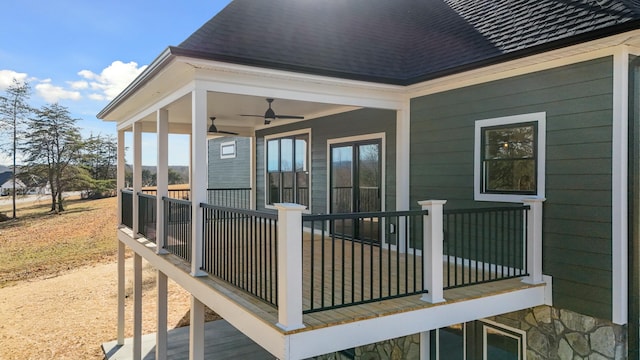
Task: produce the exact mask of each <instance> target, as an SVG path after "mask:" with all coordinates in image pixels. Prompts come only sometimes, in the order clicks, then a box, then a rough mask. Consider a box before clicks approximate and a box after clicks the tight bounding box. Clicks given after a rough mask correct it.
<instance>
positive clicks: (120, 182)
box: [116, 130, 125, 345]
mask: <svg viewBox="0 0 640 360" xmlns="http://www.w3.org/2000/svg"><path fill="white" fill-rule="evenodd" d="M124 149H125V143H124V130H118V149H117V151H118V160H117V161H118V165H117V166H118V167H117V175H116V189H117V193H118V226H119V225H120V224H122V193H120V190H122V188H124V178H125V161H124V160H125V159H124ZM124 254H125V245H124V243H122V242H121V241H118V330H117V333H118V339H117V344H118V345H124V300H125V257H124Z"/></svg>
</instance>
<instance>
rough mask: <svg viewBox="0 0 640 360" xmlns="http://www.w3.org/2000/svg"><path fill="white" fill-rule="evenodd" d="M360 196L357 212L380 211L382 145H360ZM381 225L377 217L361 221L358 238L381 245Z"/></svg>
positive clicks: (358, 169)
mask: <svg viewBox="0 0 640 360" xmlns="http://www.w3.org/2000/svg"><path fill="white" fill-rule="evenodd" d="M357 171H358V176H357V178H358V194H357V195H358V196H357V204H356V211H358V212H375V211H380V209H381V207H380V145H379V144H378V143H374V144H361V145H358V166H357ZM380 225H381V224H380V223H379V219H378V218H376V217H372V218H364V219H361V220H359V224H358V229H357V231H358V237H359V238H360V239H361V240H367V241H372V242H374V243H380Z"/></svg>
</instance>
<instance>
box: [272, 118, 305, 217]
mask: <svg viewBox="0 0 640 360" xmlns="http://www.w3.org/2000/svg"><path fill="white" fill-rule="evenodd" d="M303 134H307V135H308V136H309V142H308V144H307V147H308V149H307V152H308V154H307V155H308V156H309V163H308V164H307V168H308V170H307V171H308V172H309V207H308V208H307V209H305V210H303V211H302V212H303V213H305V214H307V213H308V214H310V213H311V206H313V203H312V202H313V196H311V194H312V193H313V190H312V189H313V187H312V186H313V183H312V182H311V175H312V174H311V169H312V167H311V149H312V147H311V128H305V129H299V130H293V131H287V132H282V133H277V134H271V135H265V136H264V145H263V147H264V151H263V153H264V154H263V160H264V171H263V174H264V207H265V209H273V210H276V207H275V206H274V205H270V204H267V193H266V191H267V188H268V187H269V184H268V183H269V179H268V177H269V176H268V175H267V174H268V171H267V142H268V141H269V140H271V139H279V138H283V137H290V136H295V135H303Z"/></svg>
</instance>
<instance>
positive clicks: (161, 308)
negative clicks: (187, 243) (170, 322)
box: [156, 270, 168, 360]
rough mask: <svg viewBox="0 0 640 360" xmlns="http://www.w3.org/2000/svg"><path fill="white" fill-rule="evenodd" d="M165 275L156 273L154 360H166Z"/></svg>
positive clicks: (159, 272) (160, 272)
mask: <svg viewBox="0 0 640 360" xmlns="http://www.w3.org/2000/svg"><path fill="white" fill-rule="evenodd" d="M167 279H168V277H167V275H166V274H165V273H163V272H162V271H160V270H158V271H157V278H156V285H157V288H158V289H157V291H158V297H157V304H158V305H157V306H158V308H157V321H158V324H157V329H156V360H167V338H168V333H167V307H168V306H167V290H168V289H167Z"/></svg>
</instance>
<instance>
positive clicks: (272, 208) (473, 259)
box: [98, 0, 640, 360]
mask: <svg viewBox="0 0 640 360" xmlns="http://www.w3.org/2000/svg"><path fill="white" fill-rule="evenodd" d="M197 25H199V24H197ZM194 27H195V26H194ZM639 92H640V2H638V1H635V0H607V1H601V0H522V1H507V0H495V1H478V0H395V1H390V0H322V1H320V0H317V1H312V0H307V1H301V0H270V1H256V0H235V1H232V2H231V3H230V4H229V5H228V6H227V7H226V8H225V9H224V10H222V11H221V12H220V13H219V14H217V15H216V16H215V17H213V18H212V19H211V20H209V21H208V22H207V23H205V24H204V25H203V26H201V27H199V28H198V30H197V31H195V32H194V33H193V34H192V35H191V36H189V37H188V38H187V39H186V40H185V41H184V42H182V43H181V44H179V45H178V46H171V47H169V48H167V49H166V50H165V51H164V52H163V53H162V54H160V56H158V58H156V60H155V61H154V62H153V63H152V64H150V66H149V67H147V68H146V69H145V71H144V72H143V73H142V74H141V75H140V76H139V77H138V78H137V79H136V80H135V81H133V82H132V83H131V84H130V85H129V86H128V87H127V88H126V89H125V90H124V91H123V92H122V93H121V94H120V95H118V96H117V97H116V98H114V100H113V101H112V102H111V103H110V104H108V105H107V106H106V107H105V108H104V109H103V110H102V111H101V112H100V114H98V117H99V118H101V119H104V120H107V121H114V122H116V123H117V129H118V139H119V140H118V149H119V156H120V158H119V164H121V165H123V164H124V154H125V151H124V149H125V147H126V145H125V143H124V139H125V133H126V132H132V133H133V136H132V139H133V141H132V144H130V145H131V148H132V150H133V158H134V163H133V191H130V190H127V189H124V179H125V177H124V166H119V168H118V189H119V191H120V194H119V204H120V205H119V211H120V212H119V219H120V226H119V228H118V231H117V236H118V240H119V243H120V247H119V249H120V251H121V252H120V263H119V274H121V276H120V277H119V283H120V286H119V295H118V296H119V299H120V302H119V306H118V311H119V317H118V318H119V319H120V320H119V323H118V341H119V342H122V341H123V336H124V335H123V334H124V328H125V326H124V321H125V320H124V319H125V316H124V304H125V302H124V298H125V290H124V289H125V286H124V285H125V284H126V282H125V278H124V273H125V271H124V258H125V257H124V251H125V248H130V249H132V250H133V252H134V253H135V258H134V259H135V260H134V264H135V266H134V272H135V274H136V276H134V287H135V288H137V289H141V288H142V284H141V281H140V279H141V272H142V265H141V264H142V261H141V259H142V258H144V259H145V260H146V261H147V262H148V263H149V264H150V265H151V266H153V267H154V268H155V269H157V270H158V287H157V289H158V297H157V299H158V301H157V303H158V304H160V306H158V319H164V321H158V324H157V328H158V335H157V339H158V340H157V344H156V347H155V349H156V351H157V354H158V355H157V358H159V357H163V358H166V349H167V341H166V336H165V335H166V314H167V309H166V307H167V305H166V303H167V292H166V283H167V278H171V279H172V280H174V281H176V282H177V283H178V284H179V285H180V286H182V287H183V288H184V289H186V290H187V291H189V293H190V294H191V296H192V297H191V312H190V314H191V323H190V324H191V325H190V326H191V331H190V350H191V351H192V353H191V354H190V358H191V359H203V358H204V345H203V344H204V343H205V341H204V325H203V321H204V320H203V313H204V305H207V306H208V307H210V308H211V309H212V310H214V311H215V312H217V313H218V314H220V315H221V316H222V317H223V318H224V319H225V320H227V321H228V322H229V323H230V324H232V325H233V326H234V327H236V328H237V329H238V330H240V331H241V332H243V333H244V334H245V335H246V336H248V337H250V338H251V339H252V340H253V341H255V342H256V343H258V344H259V345H260V346H262V347H264V348H265V349H266V350H267V351H269V352H270V353H271V354H273V355H274V356H275V357H277V358H279V359H296V360H297V359H307V358H312V357H316V358H319V359H335V358H347V359H354V358H355V359H367V358H382V359H388V358H394V359H400V358H401V359H418V358H420V359H431V360H437V359H441V360H445V359H446V360H450V359H455V360H462V359H465V360H475V359H520V360H522V359H529V360H531V359H607V360H613V359H625V358H630V359H638V358H640V354H639V348H640V326H639V325H640V251H638V249H640V224H639V220H638V219H640V175H639V174H640V96H639ZM263 114H264V115H263ZM212 118H215V121H216V124H215V130H216V131H211V132H215V134H216V135H215V136H219V137H221V138H220V139H219V140H216V141H211V142H208V140H207V136H208V135H209V134H208V129H213V128H214V126H213V125H212V122H211V121H212V120H211V121H210V119H212ZM147 131H150V132H155V133H157V139H158V141H157V149H156V152H157V154H158V168H159V169H166V168H167V166H168V165H167V162H168V158H169V156H168V154H169V153H170V152H171V151H177V150H175V149H174V148H172V147H171V145H170V144H169V141H168V134H169V133H180V134H189V135H190V136H191V137H190V160H191V162H190V171H191V172H190V179H189V180H190V184H189V185H190V196H189V201H185V200H180V199H171V198H170V197H168V196H167V195H168V190H167V185H166V183H167V181H166V179H163V177H162V176H159V177H158V190H157V191H158V192H157V197H153V196H147V195H144V194H140V191H141V184H142V182H141V170H142V166H141V159H142V156H141V155H142V153H143V152H144V151H146V150H147V149H145V148H144V147H143V141H142V140H141V139H142V133H143V132H147ZM235 134H238V135H239V136H243V137H246V138H247V139H249V140H250V141H247V142H246V143H241V142H239V140H237V139H236V138H234V136H235ZM228 135H233V136H228ZM207 145H209V149H207ZM245 155H249V157H248V158H243V156H245ZM163 172H166V170H164V171H159V173H163ZM247 179H248V182H249V185H247ZM217 188H222V190H225V191H230V194H231V195H229V196H236V194H238V195H237V196H240V194H244V193H245V192H246V191H248V192H249V197H250V201H249V204H250V208H251V209H250V210H247V209H246V208H242V209H238V208H234V206H233V204H231V205H229V204H227V203H217V202H215V201H211V200H212V199H213V200H216V201H217V199H218V198H216V197H215V196H212V194H216V193H217V192H218V191H221V190H218V189H217ZM229 188H237V189H239V190H229ZM233 191H237V193H234V192H233ZM242 205H243V206H244V205H246V202H242ZM238 207H240V206H238ZM148 226H154V227H155V229H156V231H155V232H153V237H151V236H150V235H149V234H148V233H146V232H147V230H146V229H147V228H148ZM136 279H137V280H136ZM136 294H137V295H134V304H135V305H134V309H138V310H139V309H140V308H141V306H143V304H142V297H141V295H140V292H137V293H136ZM145 306H146V305H145ZM149 306H155V303H151V304H149ZM141 321H142V319H141V315H140V311H135V312H134V318H133V327H134V329H137V331H136V330H134V334H135V335H134V340H133V342H134V358H141V355H140V344H141V337H142V335H141V331H140V329H141V328H142V326H141ZM136 349H137V350H136ZM337 352H340V354H336V353H337ZM374 352H375V354H373V353H374Z"/></svg>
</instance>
